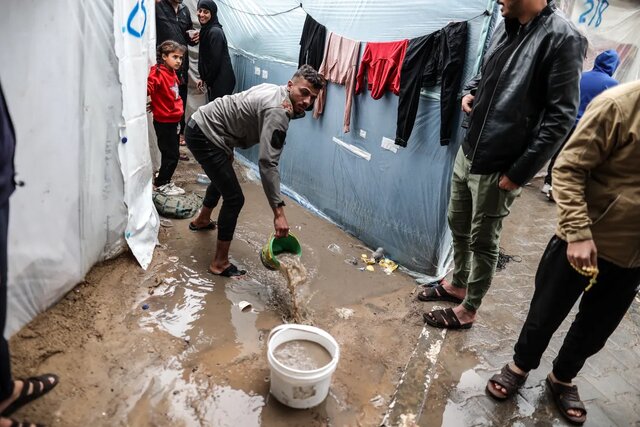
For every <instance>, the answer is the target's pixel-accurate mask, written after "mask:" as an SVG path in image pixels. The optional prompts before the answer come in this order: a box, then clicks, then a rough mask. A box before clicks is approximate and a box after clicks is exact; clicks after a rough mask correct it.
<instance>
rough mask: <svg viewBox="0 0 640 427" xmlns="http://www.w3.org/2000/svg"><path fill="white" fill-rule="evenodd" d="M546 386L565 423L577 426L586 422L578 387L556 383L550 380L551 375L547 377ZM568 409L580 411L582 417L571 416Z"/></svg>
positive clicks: (585, 409)
mask: <svg viewBox="0 0 640 427" xmlns="http://www.w3.org/2000/svg"><path fill="white" fill-rule="evenodd" d="M547 386H548V387H549V391H550V392H551V395H552V396H553V400H554V401H555V402H556V406H557V407H558V409H559V410H560V413H561V414H562V416H563V417H565V418H566V420H567V421H569V422H570V423H571V424H574V425H578V426H581V425H582V424H584V422H585V421H587V408H585V407H584V403H582V400H580V395H579V394H578V387H576V386H575V385H572V386H566V385H564V384H560V383H557V382H555V381H553V380H552V379H551V374H549V375H547ZM569 409H573V410H578V411H581V412H582V415H579V416H576V415H571V414H569Z"/></svg>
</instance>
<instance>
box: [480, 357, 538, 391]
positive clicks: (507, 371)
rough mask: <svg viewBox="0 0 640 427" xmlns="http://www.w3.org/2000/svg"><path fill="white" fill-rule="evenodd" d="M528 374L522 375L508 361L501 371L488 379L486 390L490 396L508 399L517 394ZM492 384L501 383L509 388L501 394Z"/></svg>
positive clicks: (503, 386)
mask: <svg viewBox="0 0 640 427" xmlns="http://www.w3.org/2000/svg"><path fill="white" fill-rule="evenodd" d="M528 376H529V374H527V375H520V374H518V373H516V372H514V371H513V370H512V369H511V368H510V367H509V364H508V363H507V364H506V365H504V367H503V368H502V370H501V371H500V373H498V374H495V375H494V376H492V377H491V378H490V379H489V381H487V387H486V389H485V390H486V391H487V393H489V396H491V397H493V398H494V399H497V400H507V399H508V398H510V397H511V396H513V395H514V394H516V392H517V391H518V389H519V388H520V387H522V385H523V384H524V382H525V381H526V380H527V377H528ZM492 384H494V385H499V386H500V387H502V388H504V389H505V390H507V392H506V394H504V395H503V394H500V393H499V392H498V391H497V390H496V389H495V386H494V385H492Z"/></svg>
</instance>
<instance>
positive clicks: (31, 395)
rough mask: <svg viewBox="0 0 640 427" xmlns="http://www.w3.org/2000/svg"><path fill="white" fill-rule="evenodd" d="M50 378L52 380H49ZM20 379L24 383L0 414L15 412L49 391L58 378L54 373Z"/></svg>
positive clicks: (57, 381) (6, 414) (5, 414)
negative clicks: (15, 396) (16, 395)
mask: <svg viewBox="0 0 640 427" xmlns="http://www.w3.org/2000/svg"><path fill="white" fill-rule="evenodd" d="M52 379H53V382H51V380H52ZM20 381H22V382H23V384H24V385H23V386H22V391H21V392H20V395H19V396H18V398H17V399H16V400H15V401H14V402H13V403H12V404H11V405H9V406H7V408H6V409H5V410H4V411H2V413H1V414H0V416H3V417H6V416H9V415H11V414H13V413H14V412H16V411H17V410H18V409H20V408H22V407H23V406H24V405H26V404H27V403H31V402H33V401H34V400H36V399H38V398H39V397H42V396H44V395H45V394H47V393H49V392H50V391H51V390H53V388H54V387H55V386H57V385H58V383H59V382H60V379H59V378H58V376H57V375H55V374H44V375H40V376H39V377H31V378H26V379H22V378H20Z"/></svg>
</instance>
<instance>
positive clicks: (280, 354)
mask: <svg viewBox="0 0 640 427" xmlns="http://www.w3.org/2000/svg"><path fill="white" fill-rule="evenodd" d="M273 356H274V357H275V358H276V360H277V361H278V362H280V363H282V364H283V365H284V366H287V367H289V368H292V369H299V370H302V371H312V370H314V369H320V368H322V367H323V366H326V365H328V364H329V362H331V359H332V358H331V354H329V352H328V351H327V350H326V349H325V348H324V347H323V346H321V345H320V344H318V343H315V342H313V341H308V340H294V341H287V342H285V343H282V344H280V345H279V346H278V347H276V349H275V350H274V352H273Z"/></svg>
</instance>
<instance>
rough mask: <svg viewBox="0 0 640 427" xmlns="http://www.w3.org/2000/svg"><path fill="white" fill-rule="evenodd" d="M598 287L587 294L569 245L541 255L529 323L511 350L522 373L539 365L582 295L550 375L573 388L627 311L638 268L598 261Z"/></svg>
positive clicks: (555, 243) (639, 277) (555, 241)
mask: <svg viewBox="0 0 640 427" xmlns="http://www.w3.org/2000/svg"><path fill="white" fill-rule="evenodd" d="M598 269H599V270H600V273H599V274H598V278H597V283H596V284H595V285H594V286H593V287H592V288H591V289H590V290H589V291H587V292H584V289H585V287H586V286H587V284H588V283H589V278H587V277H585V276H582V275H580V274H579V273H578V272H576V271H575V270H574V269H573V267H572V266H571V265H570V264H569V261H568V260H567V243H566V242H565V241H564V240H562V239H560V238H559V237H557V236H554V237H553V238H552V239H551V241H550V242H549V244H548V245H547V249H546V250H545V252H544V254H543V255H542V259H541V260H540V265H539V266H538V272H537V274H536V279H535V286H536V287H535V292H534V294H533V299H532V301H531V306H530V307H529V314H528V316H527V320H526V321H525V323H524V326H523V327H522V331H521V332H520V338H518V342H517V344H516V345H515V355H514V357H513V360H514V362H515V363H516V365H517V366H518V367H519V368H521V369H523V370H525V371H529V370H531V369H536V368H537V367H538V366H539V365H540V358H541V357H542V353H544V351H545V350H546V348H547V346H548V345H549V341H550V340H551V336H552V335H553V333H554V332H555V331H556V330H557V329H558V327H559V326H560V324H561V323H562V321H563V320H564V319H565V318H566V317H567V315H568V314H569V312H570V311H571V308H572V307H573V306H574V304H575V302H576V301H577V300H578V298H580V296H581V295H582V300H581V301H580V306H579V310H578V314H577V315H576V318H575V320H574V321H573V323H572V324H571V327H570V328H569V331H568V332H567V335H566V337H565V339H564V342H563V343H562V348H560V351H559V352H558V356H557V357H556V358H555V360H554V361H553V374H554V375H555V376H556V378H557V379H558V380H560V381H563V382H571V380H573V378H575V377H576V375H577V374H578V372H579V371H580V369H582V366H583V365H584V362H585V361H586V360H587V358H589V357H590V356H592V355H594V354H596V353H597V352H598V351H599V350H600V349H601V348H602V347H604V345H605V343H606V342H607V339H608V338H609V336H610V335H611V334H612V333H613V331H615V330H616V328H617V327H618V324H620V321H621V320H622V318H623V317H624V315H625V313H626V312H627V310H628V309H629V307H630V306H631V303H632V302H633V300H634V298H635V296H636V294H637V293H638V287H639V285H640V268H622V267H619V266H617V265H615V264H613V263H611V262H609V261H605V260H603V259H602V258H598Z"/></svg>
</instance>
